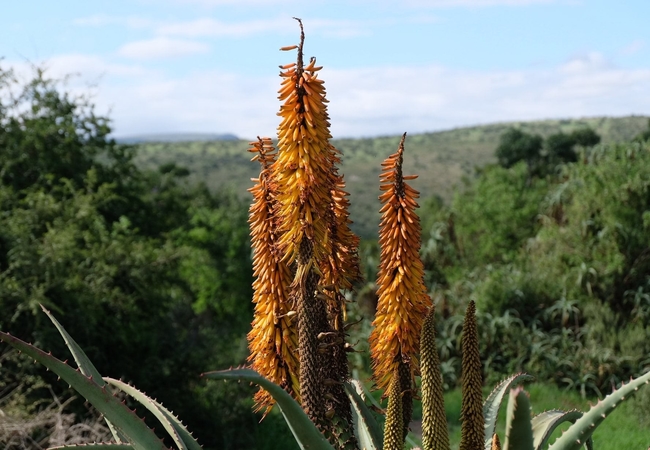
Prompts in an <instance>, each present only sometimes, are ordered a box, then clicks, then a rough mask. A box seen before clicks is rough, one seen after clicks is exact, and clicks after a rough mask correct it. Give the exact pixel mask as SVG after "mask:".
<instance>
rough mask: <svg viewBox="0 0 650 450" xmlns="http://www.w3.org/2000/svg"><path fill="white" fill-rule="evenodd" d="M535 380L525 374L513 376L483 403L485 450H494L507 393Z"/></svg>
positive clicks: (499, 385)
mask: <svg viewBox="0 0 650 450" xmlns="http://www.w3.org/2000/svg"><path fill="white" fill-rule="evenodd" d="M533 379H534V377H532V376H531V375H528V374H527V373H523V372H522V373H516V374H514V375H511V376H510V377H508V378H506V379H505V380H503V381H501V382H500V383H499V384H497V386H496V387H495V388H494V390H493V391H492V392H490V395H488V397H487V398H486V399H485V403H483V418H484V419H485V450H490V449H491V448H492V436H493V435H494V433H495V431H496V428H497V416H498V415H499V409H500V408H501V402H502V401H503V397H504V396H505V395H506V392H508V391H509V390H510V388H511V387H512V386H514V385H516V384H519V383H522V382H524V381H530V380H533Z"/></svg>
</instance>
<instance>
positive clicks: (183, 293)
mask: <svg viewBox="0 0 650 450" xmlns="http://www.w3.org/2000/svg"><path fill="white" fill-rule="evenodd" d="M0 89H1V90H2V93H1V94H2V95H0V149H2V151H1V152H0V208H1V210H2V214H0V329H2V330H3V331H6V332H10V333H13V334H17V335H21V336H22V337H24V338H28V339H30V340H32V341H33V342H36V343H38V344H39V345H40V346H41V347H43V348H45V349H47V350H51V351H52V352H54V353H55V354H58V355H65V354H67V353H66V350H65V348H64V344H63V343H62V342H61V340H60V338H59V337H58V335H57V332H56V330H55V329H53V328H52V327H51V326H48V325H46V324H45V323H43V319H44V317H43V315H42V313H41V312H40V308H39V303H40V304H43V305H45V306H46V307H48V308H49V309H51V310H52V311H54V312H56V314H57V316H58V317H59V318H60V319H61V322H62V323H64V325H65V327H66V328H67V329H68V331H69V332H70V333H71V334H72V335H73V336H75V338H76V339H77V340H78V341H79V342H80V344H82V345H83V347H84V349H85V350H86V352H87V353H88V354H89V356H90V357H91V359H92V360H93V361H94V362H95V364H96V365H97V366H98V368H99V370H100V371H104V372H105V373H110V374H112V375H113V376H116V377H123V378H124V379H125V380H128V381H132V382H134V383H136V384H137V385H138V386H139V387H140V388H141V389H144V390H145V391H147V392H148V393H149V394H151V395H153V396H154V397H158V398H159V399H160V400H161V401H163V402H164V403H165V404H166V405H168V406H169V407H170V408H172V409H173V410H174V411H176V412H177V413H179V414H181V415H182V416H183V417H184V418H185V420H186V421H187V422H189V426H190V428H191V429H193V430H195V431H196V433H197V435H199V436H200V438H201V441H202V442H204V443H205V445H206V446H209V447H219V448H227V447H231V448H233V447H239V448H242V447H246V446H249V445H251V443H252V439H253V438H254V437H253V436H251V435H246V434H241V433H234V432H232V430H233V429H235V428H237V427H243V426H246V425H248V424H249V422H250V420H255V419H254V418H251V417H250V415H249V414H248V412H249V408H250V402H248V401H242V400H240V399H241V398H242V396H238V395H237V392H238V391H241V390H242V389H243V390H246V388H241V389H232V388H230V389H228V390H225V389H224V388H223V387H222V386H220V385H211V386H206V384H205V383H202V382H200V381H199V374H200V373H201V372H203V371H206V370H209V369H212V368H214V367H224V366H229V365H236V364H240V363H242V362H243V361H245V358H246V354H247V352H246V340H245V333H246V331H247V329H248V324H249V322H250V316H251V315H252V308H251V306H250V297H251V288H250V285H251V281H252V274H251V260H250V245H249V239H248V228H247V216H248V214H247V205H245V204H244V203H243V202H242V201H241V200H239V199H238V198H237V197H236V196H234V195H231V194H229V193H226V192H223V193H211V192H209V191H208V190H207V189H205V188H204V187H201V186H190V185H188V184H186V183H185V181H184V176H185V175H186V172H185V171H183V169H182V168H179V167H172V168H170V167H163V168H162V170H160V171H158V172H144V171H141V170H139V169H138V168H137V167H136V166H135V164H134V163H133V157H134V149H133V148H132V147H128V146H123V145H118V144H116V143H115V142H114V141H113V140H112V139H111V138H110V137H109V133H110V127H109V123H108V120H107V119H106V118H104V117H101V116H98V115H96V114H95V113H94V111H93V108H92V105H91V103H90V102H88V101H86V100H85V99H83V98H76V97H73V96H71V95H69V94H66V93H65V91H64V89H63V88H62V86H61V85H60V84H58V83H57V82H55V81H52V80H49V79H47V78H46V77H45V75H44V74H43V73H42V72H38V73H37V74H36V77H35V78H34V80H32V81H30V82H28V83H26V84H21V83H20V82H18V81H17V80H16V79H15V78H14V77H13V74H12V73H10V72H6V71H0ZM45 320H47V319H45ZM36 370H38V369H37V368H36V366H32V365H28V366H25V365H22V364H19V363H18V362H16V361H15V359H14V358H7V359H5V360H3V361H2V362H1V363H0V378H1V379H2V380H3V386H4V388H5V389H8V390H11V389H12V388H14V387H16V386H18V385H19V384H20V382H21V381H22V379H24V377H25V376H27V375H28V374H36V375H42V376H43V377H45V380H46V381H51V377H49V376H48V375H47V374H41V373H40V372H38V373H37V372H36ZM37 384H38V383H37ZM58 386H60V385H59V384H53V389H55V390H56V389H59V387H58ZM56 394H57V395H60V394H62V393H61V392H60V391H57V393H56ZM39 397H46V398H51V394H50V393H49V392H47V390H43V389H35V390H31V391H29V394H28V395H27V396H26V398H25V401H27V402H32V403H36V404H37V403H38V400H39ZM217 404H218V405H219V411H220V412H221V413H220V414H219V415H217V414H215V411H216V410H217V409H216V408H217V406H216V405H217Z"/></svg>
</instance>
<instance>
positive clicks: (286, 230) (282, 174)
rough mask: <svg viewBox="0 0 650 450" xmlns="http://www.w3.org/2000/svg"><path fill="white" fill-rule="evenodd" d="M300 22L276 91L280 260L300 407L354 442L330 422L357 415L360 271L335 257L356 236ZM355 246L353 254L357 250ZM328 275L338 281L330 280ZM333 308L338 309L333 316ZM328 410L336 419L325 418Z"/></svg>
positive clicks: (334, 437)
mask: <svg viewBox="0 0 650 450" xmlns="http://www.w3.org/2000/svg"><path fill="white" fill-rule="evenodd" d="M299 22H300V21H299ZM300 27H301V35H300V44H299V45H298V46H297V49H298V52H297V53H298V56H297V61H296V63H295V64H287V65H285V66H281V69H282V71H281V72H280V76H281V77H282V79H283V80H282V87H281V88H280V91H279V97H278V98H279V99H280V100H281V101H282V102H283V104H282V106H281V108H280V112H279V113H278V115H279V116H280V117H281V118H282V121H281V123H280V126H279V127H278V157H277V160H276V161H275V162H274V163H273V166H272V169H271V170H272V173H273V179H274V181H275V182H276V183H277V196H276V200H277V204H276V207H275V211H274V214H275V217H277V219H278V222H277V226H278V231H279V233H280V235H281V237H280V239H279V241H278V248H279V250H280V252H281V253H282V258H283V259H282V260H283V261H284V262H286V263H287V264H289V265H290V266H292V267H295V274H294V278H293V282H292V284H291V286H290V289H291V298H293V299H295V305H296V307H295V309H296V312H297V317H298V346H299V357H300V398H301V401H302V407H303V409H304V410H305V412H306V413H307V415H308V416H309V418H310V419H311V420H312V421H313V422H314V423H315V424H316V425H317V426H319V427H320V428H321V429H322V430H323V431H324V432H325V434H326V435H327V436H328V439H330V442H332V443H333V444H335V446H336V447H337V448H355V447H356V441H355V439H354V436H353V435H350V434H349V433H348V434H347V435H346V434H345V433H341V432H340V429H341V428H343V429H347V426H343V427H341V426H335V425H334V426H333V425H332V424H333V423H339V424H345V423H348V424H351V423H352V422H351V421H352V415H351V410H350V404H349V399H348V397H347V395H346V394H345V391H344V390H343V387H342V384H341V381H343V379H344V378H345V377H347V370H348V368H347V359H345V351H344V339H343V337H344V333H343V326H342V318H343V314H342V311H343V308H344V303H343V301H342V295H341V294H340V292H339V289H341V287H342V286H349V285H351V283H352V281H351V280H352V279H353V278H354V277H355V276H356V275H355V269H354V268H353V266H354V260H353V258H342V257H341V255H340V254H337V258H338V259H335V260H332V259H331V255H332V251H336V252H340V251H342V250H344V248H343V247H346V248H345V249H346V250H347V249H348V248H347V247H350V250H351V249H352V248H353V247H355V245H356V241H355V240H354V238H353V236H354V235H352V234H351V232H349V229H348V227H347V225H348V217H347V212H346V211H345V207H346V206H347V205H346V204H345V201H344V200H345V195H344V194H343V193H342V192H340V190H342V188H341V183H342V180H341V178H340V177H339V176H338V172H337V170H336V166H335V165H336V163H337V162H338V156H337V151H336V149H334V147H333V146H332V145H331V144H330V143H329V139H330V138H331V135H330V132H329V125H330V124H329V121H328V120H329V117H328V115H327V108H326V106H325V104H326V103H327V99H326V98H325V88H324V86H323V82H322V81H321V80H320V79H319V78H318V71H319V70H320V69H321V67H316V60H315V59H314V58H312V59H311V60H310V62H309V64H307V65H306V66H305V65H304V63H303V43H304V32H303V30H302V23H300ZM289 48H290V47H287V50H288V49H289ZM334 197H336V199H335V198H334ZM341 208H343V210H341ZM354 250H355V251H354V252H351V254H356V248H355V249H354ZM356 270H357V272H358V268H357V269H356ZM324 274H326V275H325V276H323V275H324ZM325 280H327V281H330V282H331V283H332V284H334V286H333V287H327V288H325V287H324V286H323V282H324V281H325ZM328 309H329V312H330V313H331V314H330V315H333V316H334V320H333V321H332V322H330V321H329V320H328ZM332 361H335V364H332ZM326 379H329V381H333V383H326V382H325V381H326ZM328 415H333V416H334V417H336V418H337V420H332V421H328V420H326V417H327V416H328Z"/></svg>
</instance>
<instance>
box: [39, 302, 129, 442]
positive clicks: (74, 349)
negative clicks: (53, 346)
mask: <svg viewBox="0 0 650 450" xmlns="http://www.w3.org/2000/svg"><path fill="white" fill-rule="evenodd" d="M41 309H42V310H43V312H44V313H45V314H47V317H49V318H50V320H51V321H52V323H53V324H54V326H55V327H56V329H57V330H59V334H61V337H63V340H64V341H65V345H67V346H68V349H69V350H70V353H72V356H73V357H74V360H75V362H76V363H77V367H79V370H81V373H82V374H84V375H86V376H87V377H93V380H94V381H95V382H96V383H97V384H98V385H99V386H104V385H105V384H106V383H105V382H104V380H103V379H102V376H101V375H100V373H99V371H98V370H97V369H96V368H95V366H94V365H93V363H92V362H90V359H89V358H88V356H86V353H85V352H84V351H83V350H82V349H81V347H80V346H79V345H78V344H77V343H76V342H75V340H74V339H72V336H70V335H69V334H68V332H67V331H65V328H63V325H61V324H60V323H59V321H58V320H56V319H55V318H54V316H53V315H52V313H51V312H50V311H49V310H48V309H47V308H45V307H44V306H43V305H41ZM104 420H105V421H106V424H107V425H108V428H109V429H110V430H111V434H112V435H113V438H115V441H116V442H117V443H122V442H128V439H127V438H126V436H124V434H122V433H120V431H119V430H117V429H116V428H115V427H114V426H113V424H112V423H111V422H110V420H108V419H106V418H104Z"/></svg>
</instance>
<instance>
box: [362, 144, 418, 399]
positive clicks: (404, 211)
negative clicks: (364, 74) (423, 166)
mask: <svg viewBox="0 0 650 450" xmlns="http://www.w3.org/2000/svg"><path fill="white" fill-rule="evenodd" d="M405 139H406V133H404V136H402V140H401V142H400V144H399V149H398V151H397V152H396V153H394V154H393V155H391V156H389V157H388V158H387V159H386V160H385V161H384V162H383V163H382V166H383V173H382V174H381V177H380V179H381V181H382V184H381V186H380V189H381V190H382V191H384V192H383V194H382V195H381V196H380V197H379V199H380V200H381V202H382V204H383V207H382V209H381V213H382V218H381V224H380V232H379V245H380V247H381V257H380V265H379V273H378V274H377V286H378V289H377V296H378V298H379V299H378V303H377V313H376V315H375V320H374V322H373V326H374V329H373V331H372V333H371V334H370V339H369V341H370V353H371V357H372V360H373V371H374V377H375V382H376V384H377V387H378V388H380V389H383V390H384V392H386V391H387V388H388V386H389V384H390V381H391V377H392V374H393V373H395V370H396V369H397V368H398V367H399V365H400V363H406V364H410V370H411V376H412V377H413V376H414V375H415V371H416V370H417V367H418V360H417V357H418V351H419V336H420V330H421V329H422V322H423V320H424V316H425V315H426V312H427V310H428V309H429V307H430V306H431V298H430V297H429V296H428V295H427V291H426V287H425V285H424V266H423V264H422V261H421V259H420V255H419V250H420V233H421V229H420V219H419V217H418V216H417V215H416V214H415V208H417V207H418V204H417V203H416V201H415V199H416V198H417V197H418V196H419V194H418V192H417V191H416V190H415V189H413V188H412V187H410V186H409V185H408V184H406V183H405V182H404V180H409V179H413V178H415V177H412V176H409V177H406V176H403V175H402V162H403V153H404V140H405Z"/></svg>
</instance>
